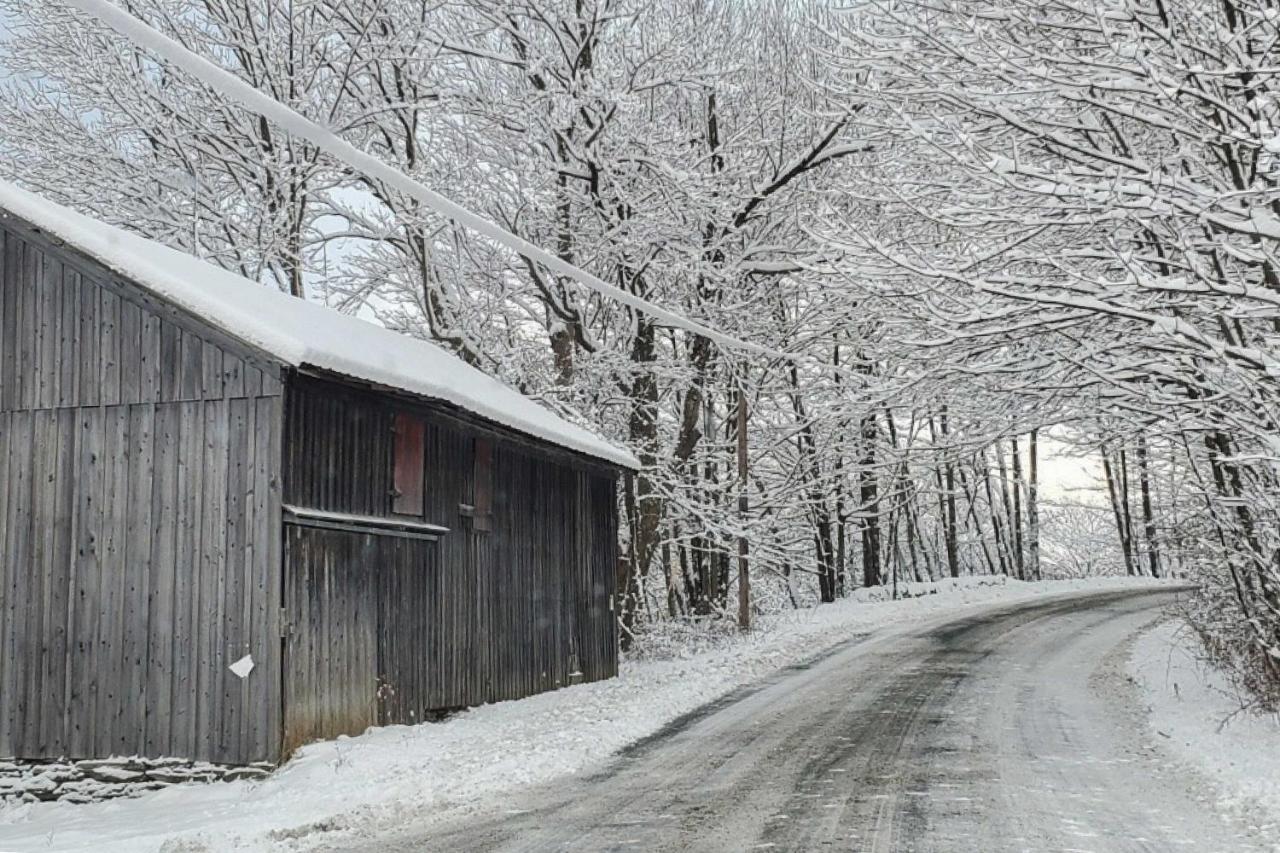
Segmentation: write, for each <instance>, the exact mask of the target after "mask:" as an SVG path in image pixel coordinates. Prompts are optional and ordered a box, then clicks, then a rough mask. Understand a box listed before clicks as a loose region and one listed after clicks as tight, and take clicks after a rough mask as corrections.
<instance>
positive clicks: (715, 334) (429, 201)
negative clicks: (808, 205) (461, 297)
mask: <svg viewBox="0 0 1280 853" xmlns="http://www.w3.org/2000/svg"><path fill="white" fill-rule="evenodd" d="M63 2H64V3H65V4H66V5H68V6H71V7H73V8H75V9H79V10H80V11H81V12H84V13H85V14H88V15H92V16H93V17H95V18H97V19H98V20H99V21H102V22H103V23H104V24H106V25H107V26H108V27H110V28H111V29H113V30H115V31H116V32H117V33H119V34H120V35H122V36H124V37H125V38H127V39H129V40H130V41H132V42H133V43H134V44H136V45H138V46H139V47H142V48H144V49H146V50H148V51H151V52H152V53H155V54H157V55H159V56H161V57H164V58H165V59H167V60H168V61H169V62H171V63H173V64H174V65H175V66H177V67H179V68H181V69H182V70H184V71H186V72H187V73H188V74H190V75H191V76H193V77H195V78H196V79H197V80H199V81H200V82H202V83H204V84H205V85H206V86H209V87H210V88H211V89H213V90H215V91H216V92H219V93H220V94H222V95H223V96H225V97H227V98H230V99H231V100H232V101H235V102H236V103H238V104H240V105H241V106H243V107H245V108H246V109H248V110H250V111H252V112H255V113H257V114H259V115H261V116H263V117H264V118H267V119H270V120H271V121H273V122H275V123H276V124H277V125H279V126H280V127H282V128H284V129H285V130H286V131H288V132H289V133H291V134H293V135H294V136H297V137H300V138H302V139H305V140H307V141H308V142H311V143H312V144H313V145H315V146H316V147H318V148H319V149H320V150H322V151H324V152H325V153H327V154H329V155H330V156H332V157H334V158H336V159H337V160H339V161H341V162H343V163H346V164H347V165H349V166H351V167H352V168H354V169H356V170H357V171H359V172H361V173H363V174H364V175H365V176H366V177H369V178H372V179H375V180H379V181H382V182H383V183H385V184H387V185H389V186H392V187H394V188H395V189H397V190H399V191H400V192H403V193H404V194H405V195H408V196H411V197H413V198H415V199H417V200H418V201H420V202H421V203H422V204H424V205H426V206H427V207H429V208H431V209H432V210H434V211H435V212H436V213H438V214H440V215H441V216H443V217H445V218H446V219H449V220H451V221H453V222H456V223H457V224H459V225H462V226H464V227H466V228H469V229H471V230H472V231H474V232H475V233H477V234H479V235H481V236H483V237H487V238H488V239H490V240H493V241H494V242H495V243H498V244H499V245H502V246H505V247H507V248H508V249H510V250H512V251H513V252H515V253H516V254H518V255H521V256H522V257H525V258H528V259H529V260H531V261H535V262H537V263H539V264H542V265H543V266H545V267H546V268H548V269H550V270H554V271H555V272H558V273H560V274H561V275H565V276H568V277H569V278H572V279H573V280H575V281H577V282H578V283H579V284H581V285H582V286H584V287H586V288H589V289H591V290H594V291H595V292H596V293H599V294H600V295H602V296H606V297H608V298H610V299H613V300H615V301H617V302H620V303H622V304H623V305H626V306H628V307H630V308H634V309H635V310H637V311H640V312H643V313H645V314H648V315H649V316H650V317H652V318H654V319H655V320H660V321H661V322H663V323H665V324H667V325H669V326H673V327H675V328H678V329H684V330H685V331H688V332H692V333H694V334H696V335H702V336H703V337H705V338H707V339H709V340H712V341H715V342H716V343H718V344H721V345H722V346H725V347H728V348H731V349H738V350H745V351H747V352H751V353H755V354H757V355H763V356H767V357H769V358H777V359H782V360H790V357H789V356H787V355H786V354H784V353H781V352H778V351H776V350H773V349H771V348H769V347H764V346H761V345H759V344H753V343H750V342H748V341H743V340H740V339H739V338H735V337H733V336H732V335H727V334H725V333H723V332H719V331H716V330H715V329H712V328H710V327H708V326H704V325H703V324H701V323H698V322H697V321H694V320H690V319H688V318H687V317H683V316H681V315H679V314H676V313H675V312H673V311H670V310H668V309H666V308H663V307H661V306H659V305H654V304H653V303H652V302H649V301H648V300H646V299H642V298H641V297H639V296H636V295H635V294H633V293H628V292H627V291H625V290H623V289H622V288H620V287H617V286H615V285H612V284H609V283H608V282H606V281H604V280H603V279H601V278H598V277H596V276H594V275H592V274H591V273H589V272H586V271H585V270H582V269H579V268H578V267H576V266H574V265H573V264H571V263H569V262H568V261H565V260H562V259H561V258H558V257H556V256H555V255H553V254H551V253H550V252H548V251H546V250H544V249H542V248H540V247H538V246H535V245H534V244H533V243H530V242H529V241H528V240H525V239H523V238H522V237H518V236H516V235H515V234H512V233H511V232H509V231H507V230H506V229H504V228H502V227H501V226H499V225H497V224H496V223H493V222H490V221H489V220H488V219H485V218H484V217H483V216H480V215H479V214H476V213H472V212H471V211H469V210H467V209H466V208H465V207H462V206H461V205H459V204H457V203H456V202H454V201H451V200H449V199H447V198H445V197H444V196H442V195H440V194H439V193H437V192H435V191H434V190H432V189H430V188H429V187H427V186H426V185H424V184H422V183H420V182H418V181H416V180H414V179H413V178H411V177H409V176H408V175H406V174H404V173H403V172H401V171H399V170H398V169H395V168H393V167H392V166H389V165H387V164H386V163H383V162H382V161H381V160H379V159H377V158H376V157H373V156H371V155H369V154H366V153H365V152H363V151H361V150H359V149H358V148H356V147H355V146H353V145H351V144H350V143H348V142H346V141H344V140H343V139H342V138H341V137H339V136H338V135H337V134H335V133H334V132H333V131H331V130H329V129H327V128H325V127H322V126H321V125H319V124H316V123H315V122H313V121H311V120H310V119H308V118H306V117H305V116H303V115H301V114H299V113H298V112H296V111H294V110H293V109H291V108H290V107H287V106H285V105H284V104H282V103H280V102H279V101H277V100H275V99H274V98H271V97H269V96H268V95H264V94H263V93H262V92H259V91H258V90H257V89H255V88H253V87H252V86H250V85H249V84H248V83H245V82H244V81H243V80H240V79H238V78H237V77H235V75H233V74H231V73H229V72H227V71H225V70H224V69H222V68H219V67H218V66H217V65H214V64H213V63H212V62H210V61H209V60H207V59H205V58H204V57H202V56H199V55H198V54H196V53H193V52H192V51H190V50H188V49H187V48H186V47H184V46H183V45H181V44H179V43H178V42H176V41H174V40H173V39H171V38H169V37H168V36H166V35H164V34H163V33H161V32H158V31H157V30H155V29H154V28H152V27H151V26H150V25H149V24H147V23H146V22H144V21H140V20H138V19H137V18H136V17H134V16H133V15H131V14H129V13H128V12H126V11H125V10H123V9H121V8H120V7H118V6H116V5H114V4H113V3H110V2H108V0H63Z"/></svg>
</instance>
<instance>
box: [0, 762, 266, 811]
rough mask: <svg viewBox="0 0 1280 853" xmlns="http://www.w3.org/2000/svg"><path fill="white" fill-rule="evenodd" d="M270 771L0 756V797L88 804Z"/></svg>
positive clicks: (194, 764) (258, 775) (261, 775)
mask: <svg viewBox="0 0 1280 853" xmlns="http://www.w3.org/2000/svg"><path fill="white" fill-rule="evenodd" d="M273 769H275V768H274V766H273V765H271V764H266V763H260V764H252V765H248V766H244V767H228V766H225V765H219V764H209V763H208V762H204V761H184V760H183V759H181V758H136V757H134V758H95V759H86V760H83V761H43V762H33V761H14V760H8V761H3V760H0V801H9V802H13V801H17V802H28V803H30V802H35V801H37V800H41V801H49V800H63V801H65V802H69V803H92V802H97V801H100V800H111V799H115V798H117V797H136V796H138V795H139V794H143V793H145V792H147V791H154V790H156V789H157V788H164V787H167V786H169V785H182V784H186V783H190V782H219V781H223V782H231V781H235V780H236V779H262V778H265V777H266V776H267V775H268V774H269V773H270V772H271V771H272V770H273Z"/></svg>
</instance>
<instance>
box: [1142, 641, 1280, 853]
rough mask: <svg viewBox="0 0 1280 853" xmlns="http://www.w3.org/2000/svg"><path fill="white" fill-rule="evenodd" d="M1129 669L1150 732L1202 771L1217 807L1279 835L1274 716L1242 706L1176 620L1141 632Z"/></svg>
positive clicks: (1278, 734)
mask: <svg viewBox="0 0 1280 853" xmlns="http://www.w3.org/2000/svg"><path fill="white" fill-rule="evenodd" d="M1129 670H1130V674H1131V675H1132V676H1133V677H1134V679H1135V680H1136V681H1137V682H1138V684H1139V685H1140V686H1141V688H1142V691H1143V695H1144V697H1145V699H1146V702H1147V704H1148V705H1149V707H1150V718H1149V719H1150V725H1151V728H1152V730H1153V731H1152V734H1153V739H1154V740H1155V741H1156V742H1157V743H1158V744H1160V745H1161V746H1162V747H1163V748H1165V749H1166V750H1168V752H1170V753H1171V754H1172V755H1173V757H1175V758H1176V759H1178V760H1180V761H1181V762H1182V763H1185V764H1186V765H1188V766H1189V767H1190V768H1192V769H1193V770H1196V771H1198V772H1199V773H1200V774H1201V775H1203V776H1206V777H1208V779H1209V780H1210V781H1211V783H1212V784H1213V787H1214V790H1215V793H1216V795H1217V797H1218V803H1219V806H1220V807H1221V808H1222V809H1223V811H1225V812H1227V813H1230V814H1234V815H1236V816H1239V817H1241V818H1244V819H1246V820H1248V821H1249V822H1250V823H1253V824H1256V825H1259V826H1262V827H1270V828H1271V831H1273V832H1275V833H1276V834H1278V835H1280V716H1277V715H1275V714H1258V713H1252V712H1250V711H1242V710H1241V708H1242V706H1243V705H1244V704H1245V700H1243V699H1242V698H1241V697H1240V696H1239V694H1238V693H1237V692H1236V691H1234V690H1233V689H1232V688H1231V686H1230V685H1229V684H1228V683H1227V681H1226V679H1225V678H1224V677H1223V676H1222V674H1221V673H1219V672H1217V671H1215V670H1213V669H1212V668H1211V667H1209V666H1208V665H1207V664H1206V663H1204V661H1203V660H1202V659H1201V656H1200V655H1199V653H1198V641H1197V639H1196V637H1195V636H1194V635H1193V634H1192V633H1191V631H1190V629H1189V628H1187V626H1186V625H1185V624H1184V623H1182V622H1181V621H1179V620H1170V621H1168V622H1164V623H1162V624H1161V625H1159V626H1157V627H1156V628H1154V629H1153V630H1151V631H1148V632H1147V633H1145V634H1143V635H1142V637H1140V638H1139V639H1138V640H1137V642H1136V643H1135V644H1134V648H1133V654H1132V656H1131V658H1130V661H1129Z"/></svg>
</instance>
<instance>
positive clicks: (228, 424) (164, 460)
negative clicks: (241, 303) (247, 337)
mask: <svg viewBox="0 0 1280 853" xmlns="http://www.w3.org/2000/svg"><path fill="white" fill-rule="evenodd" d="M0 239H2V240H3V263H2V265H0V483H3V484H4V486H5V487H4V488H3V489H0V756H16V757H31V758H47V757H55V756H67V757H71V758H81V757H91V756H104V755H112V754H117V755H118V754H126V755H127V754H135V753H137V754H145V755H153V756H154V755H166V754H170V755H180V756H184V757H192V758H200V759H207V760H212V761H221V762H228V763H240V762H247V761H251V760H257V759H272V758H275V757H276V755H277V754H278V750H279V737H280V725H281V724H280V678H279V673H280V655H281V643H280V639H279V637H280V625H279V606H280V602H281V601H282V597H283V596H282V590H281V588H280V587H281V574H280V571H279V566H280V536H279V519H280V494H279V476H280V454H281V446H280V441H281V431H280V426H281V424H282V421H283V414H282V401H283V397H282V396H281V385H280V381H279V371H278V368H276V369H275V370H274V371H273V370H272V369H271V368H270V367H269V366H268V365H264V364H262V363H261V362H258V361H257V360H256V359H254V358H252V357H251V356H250V355H249V354H247V353H245V352H243V351H238V350H237V348H235V347H234V346H228V345H227V341H226V340H225V339H223V338H222V337H221V336H220V335H219V334H218V333H216V332H215V331H213V330H208V331H207V332H201V330H199V329H198V327H197V326H195V325H193V324H192V323H191V322H190V321H189V320H185V319H184V317H183V315H180V314H179V313H178V312H176V311H175V310H174V309H172V308H171V307H169V306H166V305H163V304H162V303H160V302H158V301H157V300H155V299H153V298H151V297H149V296H147V295H146V294H144V293H143V292H142V291H140V290H136V289H134V290H130V287H129V286H128V285H126V284H124V283H122V282H120V281H118V280H117V279H116V278H115V277H113V276H112V275H111V274H109V273H107V272H106V271H104V270H102V269H100V268H96V267H94V266H93V265H92V264H91V263H86V262H84V261H83V260H82V259H78V258H76V257H75V256H73V255H70V254H69V253H66V252H64V251H63V250H61V249H60V248H59V247H57V246H55V245H52V244H50V243H47V242H45V241H43V240H42V238H41V237H40V235H39V234H34V233H30V232H26V231H23V230H22V229H21V228H4V229H0ZM246 653H252V654H253V656H254V659H255V661H256V662H257V664H258V669H257V670H255V673H254V674H251V675H250V677H249V678H248V679H246V680H243V681H242V680H241V679H239V678H237V677H236V676H235V675H234V674H232V673H230V672H229V671H228V670H227V665H228V664H229V663H230V662H232V661H234V660H236V659H238V658H240V657H241V656H242V655H244V654H246Z"/></svg>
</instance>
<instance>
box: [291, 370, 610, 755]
mask: <svg viewBox="0 0 1280 853" xmlns="http://www.w3.org/2000/svg"><path fill="white" fill-rule="evenodd" d="M285 406H286V412H287V414H286V417H285V430H284V437H285V443H286V445H285V457H286V459H287V464H286V466H285V471H286V484H285V502H286V503H287V504H290V505H296V506H300V507H306V508H310V509H316V510H322V511H328V512H343V513H350V514H353V515H368V516H375V517H382V518H393V517H395V516H396V514H397V510H399V509H402V508H403V505H402V504H399V503H398V501H397V499H396V494H395V490H394V489H393V488H392V481H393V477H392V474H393V472H394V471H395V470H396V460H397V455H396V454H395V452H394V448H395V442H396V439H397V427H398V426H399V427H400V429H403V424H404V423H405V422H406V420H412V421H413V422H418V423H422V424H424V425H425V434H424V437H423V442H422V448H423V451H422V453H421V460H422V461H421V462H420V464H421V465H423V466H424V469H423V472H422V474H423V478H424V482H425V494H424V495H423V509H422V517H423V520H424V521H426V522H427V523H430V524H437V525H440V526H442V527H446V528H449V532H448V533H446V534H443V535H442V536H441V537H440V539H439V540H438V541H437V542H428V541H420V540H412V539H404V538H398V537H394V536H381V535H377V533H376V532H375V531H373V530H370V531H368V532H355V531H338V530H325V529H317V528H307V527H303V526H295V525H287V526H286V543H287V548H286V554H285V583H286V586H287V589H288V591H287V593H286V612H287V613H288V614H289V619H290V623H291V633H290V634H289V637H288V639H287V641H286V661H285V673H286V685H285V715H286V722H285V730H286V731H285V745H286V749H289V750H291V749H294V748H296V747H297V746H299V745H301V744H303V743H306V742H307V741H308V740H312V739H317V738H328V737H334V736H337V735H339V734H355V733H359V732H360V731H363V730H364V728H366V727H368V726H370V725H374V724H389V723H415V722H419V721H421V720H422V719H423V718H424V717H426V716H429V715H430V714H431V713H432V712H433V711H439V710H444V709H451V708H460V707H465V706H470V705H477V704H481V703H484V702H491V701H496V700H500V699H512V698H519V697H522V696H528V695H530V694H533V693H536V692H540V691H544V690H551V689H555V688H557V687H561V686H565V685H567V684H570V683H573V682H575V681H578V680H587V681H590V680H597V679H601V678H608V677H611V676H613V675H615V674H616V673H617V641H616V635H615V621H614V618H613V614H612V612H611V609H610V597H611V596H612V594H613V583H614V567H615V561H616V550H615V549H616V544H615V538H616V531H617V526H616V525H617V518H616V509H615V494H616V478H615V475H614V473H613V472H611V471H607V470H602V469H600V468H599V467H598V466H591V465H580V466H579V465H575V464H572V462H571V461H570V460H569V459H568V457H566V456H565V455H563V454H558V453H555V452H544V451H543V450H542V449H541V448H539V447H538V446H536V445H533V444H529V443H526V442H522V441H519V440H514V439H512V438H511V437H510V436H508V435H505V434H503V433H502V432H500V431H498V430H491V429H484V428H482V427H479V426H477V425H475V424H473V423H469V422H467V421H464V420H461V419H458V418H454V417H452V416H451V415H450V414H449V413H444V412H441V411H440V410H439V409H437V408H435V407H432V406H429V405H416V406H410V405H409V404H407V403H405V402H404V401H402V400H398V399H393V398H389V397H387V396H385V395H379V394H374V393H361V392H358V391H355V390H353V389H351V388H350V387H348V386H345V385H341V384H339V383H336V382H327V381H324V380H321V379H319V378H316V377H301V376H294V377H293V378H292V379H291V380H290V381H289V382H288V383H287V390H286V403H285ZM415 445H416V440H415ZM477 448H478V449H479V456H477ZM415 455H416V446H415ZM401 462H403V459H401ZM400 473H401V474H402V475H404V474H406V473H407V472H403V471H401V472H400ZM478 478H479V481H478ZM482 505H488V509H489V512H488V514H487V518H486V520H487V522H488V525H487V526H488V527H489V529H488V530H484V529H481V526H477V525H476V520H477V519H476V510H477V509H482Z"/></svg>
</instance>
